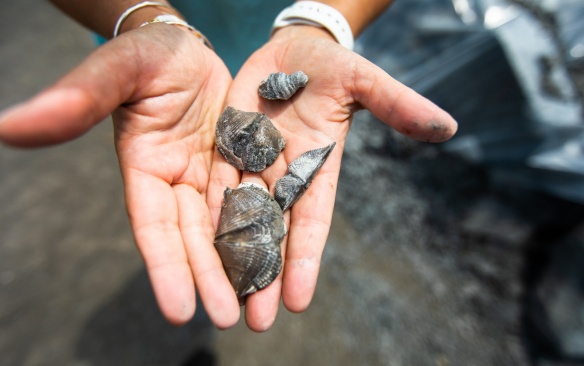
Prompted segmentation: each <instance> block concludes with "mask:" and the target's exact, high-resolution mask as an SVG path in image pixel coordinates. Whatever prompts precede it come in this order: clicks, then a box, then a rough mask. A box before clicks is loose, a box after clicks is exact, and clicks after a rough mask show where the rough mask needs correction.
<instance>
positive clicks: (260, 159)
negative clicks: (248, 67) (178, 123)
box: [215, 107, 286, 172]
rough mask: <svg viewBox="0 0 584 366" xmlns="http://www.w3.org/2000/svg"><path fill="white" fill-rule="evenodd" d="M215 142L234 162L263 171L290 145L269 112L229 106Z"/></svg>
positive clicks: (223, 115) (231, 161) (219, 126)
mask: <svg viewBox="0 0 584 366" xmlns="http://www.w3.org/2000/svg"><path fill="white" fill-rule="evenodd" d="M215 143H216V145H217V149H218V150H219V152H220V153H221V155H223V156H224V157H225V159H226V160H227V161H228V162H229V163H230V164H231V165H233V166H235V167H236V168H237V169H239V170H245V171H250V172H261V171H262V170H264V169H265V168H266V167H267V166H269V165H271V164H272V163H273V162H274V161H275V160H276V158H277V157H278V155H279V154H280V151H282V149H284V146H286V143H285V141H284V138H283V137H282V135H281V134H280V131H278V130H277V129H276V127H274V125H273V124H272V122H271V121H270V119H269V118H268V117H267V116H266V115H265V114H263V113H259V112H243V111H240V110H237V109H235V108H233V107H227V108H225V110H224V111H223V113H222V114H221V116H219V120H218V121H217V129H216V135H215Z"/></svg>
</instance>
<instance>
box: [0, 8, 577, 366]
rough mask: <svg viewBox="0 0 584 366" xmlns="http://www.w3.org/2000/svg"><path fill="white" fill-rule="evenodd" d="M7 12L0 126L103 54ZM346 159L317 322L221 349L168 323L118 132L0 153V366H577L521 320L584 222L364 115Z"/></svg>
mask: <svg viewBox="0 0 584 366" xmlns="http://www.w3.org/2000/svg"><path fill="white" fill-rule="evenodd" d="M0 9H1V11H0V75H1V80H2V82H1V83H0V108H5V107H7V106H9V105H11V104H13V103H15V102H18V101H21V100H24V99H26V98H28V97H30V96H31V95H33V94H34V93H35V92H37V91H39V90H40V89H42V88H43V87H45V86H47V85H49V84H50V83H51V82H52V81H54V80H56V79H57V78H58V77H59V76H60V75H62V74H63V73H65V72H66V71H67V70H68V69H70V68H71V67H73V66H74V65H75V64H77V63H78V62H79V61H80V60H82V59H83V57H84V56H85V55H87V54H88V53H89V52H91V50H92V49H93V47H94V46H93V43H92V40H91V38H90V34H89V33H88V32H87V31H85V30H83V29H81V28H80V27H79V26H78V25H76V24H75V23H73V22H72V21H70V20H68V19H67V18H65V17H64V16H62V15H61V14H60V13H58V12H57V11H56V10H54V9H53V8H52V7H51V6H50V5H49V4H48V3H46V2H37V1H32V0H21V1H18V2H10V3H3V5H1V6H0ZM388 144H393V145H391V146H389V145H388ZM396 146H397V150H396ZM344 159H345V160H344V165H343V172H342V176H341V181H340V186H339V194H338V197H337V208H336V211H335V217H334V222H333V226H332V230H331V235H330V238H329V242H328V245H327V249H326V250H325V255H324V258H323V270H322V272H321V276H320V279H319V284H318V287H317V292H316V295H315V298H314V301H313V303H312V305H311V307H310V309H309V310H308V311H306V312H305V313H303V314H290V313H288V312H286V311H285V310H284V309H282V310H281V311H280V314H279V317H278V319H277V321H276V324H275V326H274V327H273V329H272V330H270V331H269V332H267V333H264V334H255V333H253V332H251V331H249V330H247V328H246V327H245V324H244V322H243V321H241V322H240V324H239V325H238V326H236V327H235V328H234V329H231V330H228V331H217V330H215V329H214V327H213V326H212V325H211V323H210V322H209V320H208V318H207V317H206V315H205V314H204V312H202V311H199V312H198V313H197V316H196V317H195V319H194V320H193V321H192V322H190V323H189V324H188V325H186V326H184V327H182V328H173V327H171V326H170V325H168V324H166V323H165V322H164V320H163V319H162V317H161V316H160V314H159V313H158V310H157V308H156V305H155V303H154V299H153V297H152V292H151V289H150V285H149V283H148V280H147V277H146V274H145V271H144V266H143V264H142V262H141V259H140V257H139V255H138V253H137V251H136V249H135V248H134V243H133V238H132V233H131V230H130V227H129V223H128V220H127V217H126V213H125V209H124V204H123V193H122V185H121V179H120V174H119V171H118V168H117V160H116V157H115V153H114V150H113V144H112V131H111V123H110V121H104V122H103V123H102V124H100V125H99V126H98V127H97V128H95V129H94V130H92V131H91V132H90V133H88V134H87V135H85V136H83V137H81V138H79V139H77V140H76V141H73V142H70V143H67V144H63V145H60V146H56V147H51V148H46V149H40V150H33V151H23V150H13V149H8V148H6V147H0V207H1V209H0V365H2V366H4V365H6V366H12V365H15V366H16V365H30V366H33V365H83V366H85V365H87V366H89V365H246V366H247V365H439V366H446V365H465V366H467V365H530V364H541V365H544V364H545V365H555V366H558V365H568V364H569V365H581V364H582V363H579V362H578V360H562V359H558V358H557V357H556V358H554V357H544V358H541V352H540V350H539V348H538V347H539V346H538V345H539V344H540V343H538V340H537V337H536V336H535V335H534V334H533V332H531V330H530V328H529V322H528V321H526V320H525V317H526V315H525V314H526V311H525V304H526V300H525V299H526V297H525V294H526V293H529V291H532V290H533V287H534V285H533V283H532V282H530V280H529V279H532V278H533V276H531V277H530V275H529V273H530V272H529V271H527V270H526V268H527V269H529V268H532V267H534V266H535V268H536V269H537V263H536V264H535V265H534V264H532V263H531V262H530V260H533V259H534V258H535V259H537V258H540V256H539V257H538V253H540V252H541V250H542V248H548V247H549V246H550V245H552V244H553V243H554V242H555V241H556V240H557V238H563V237H565V236H566V235H568V234H570V233H572V232H573V229H574V228H577V227H581V226H582V217H584V216H583V215H582V214H583V210H582V208H581V207H580V206H577V205H572V204H569V203H566V202H559V201H557V200H554V199H551V198H549V197H543V196H540V195H537V194H533V193H529V192H517V191H514V190H513V188H512V187H511V188H510V187H505V189H504V190H503V191H504V192H501V191H500V190H496V189H493V188H492V187H491V186H489V184H488V182H487V181H486V176H485V174H484V172H483V171H481V169H480V168H477V167H472V166H469V165H468V164H466V163H463V162H460V161H458V160H456V159H453V158H450V157H447V156H444V155H442V154H441V153H440V151H439V150H437V149H436V148H435V147H433V146H428V145H424V144H417V143H412V142H409V141H407V140H403V139H400V138H399V137H398V136H395V134H394V133H392V132H391V131H389V129H387V128H384V127H383V126H381V125H380V124H379V123H378V122H377V121H374V119H373V118H371V117H370V116H369V115H368V114H367V113H362V114H361V115H360V116H359V118H358V119H357V120H356V121H355V126H354V128H353V131H352V134H351V138H350V139H349V141H348V143H347V149H346V153H345V158H344ZM560 214H561V215H568V216H567V217H568V218H569V219H562V220H561V221H562V222H563V224H564V225H563V226H562V225H559V224H558V221H559V220H558V215H560ZM580 232H582V230H580ZM581 236H582V235H580V236H578V237H577V238H576V240H581V239H582V238H581ZM540 259H541V258H540ZM526 273H527V274H526ZM526 278H527V279H528V280H526ZM530 286H531V287H530ZM201 308H202V307H200V309H201ZM542 360H543V361H542Z"/></svg>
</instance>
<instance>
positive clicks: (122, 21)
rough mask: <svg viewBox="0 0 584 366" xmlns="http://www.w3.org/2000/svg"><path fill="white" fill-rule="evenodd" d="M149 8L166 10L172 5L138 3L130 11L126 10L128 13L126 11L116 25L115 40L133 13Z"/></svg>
mask: <svg viewBox="0 0 584 366" xmlns="http://www.w3.org/2000/svg"><path fill="white" fill-rule="evenodd" d="M147 6H162V7H165V8H172V7H171V6H170V5H168V4H165V3H162V2H159V1H143V2H141V3H138V4H136V5H133V6H130V7H129V8H128V9H126V11H124V12H123V13H122V15H120V18H119V19H118V22H117V23H116V27H115V28H114V37H113V38H116V37H117V36H118V33H119V32H120V28H121V26H122V24H123V23H124V21H125V20H126V19H127V18H128V17H129V16H130V14H132V13H133V12H135V11H136V10H138V9H142V8H145V7H147Z"/></svg>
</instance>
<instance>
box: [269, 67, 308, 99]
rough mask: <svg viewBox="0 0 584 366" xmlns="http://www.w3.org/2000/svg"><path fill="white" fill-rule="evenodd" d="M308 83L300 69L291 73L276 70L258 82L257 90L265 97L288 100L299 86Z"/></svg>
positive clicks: (301, 86)
mask: <svg viewBox="0 0 584 366" xmlns="http://www.w3.org/2000/svg"><path fill="white" fill-rule="evenodd" d="M307 83H308V76H307V75H306V74H305V73H303V72H302V71H296V72H295V73H293V74H290V75H288V74H286V73H283V72H276V73H274V74H270V75H269V76H268V77H267V79H265V80H263V81H262V82H261V83H260V86H259V88H258V92H259V94H260V96H261V97H262V98H265V99H270V100H273V99H281V100H288V99H290V98H291V97H292V96H293V95H294V93H296V91H297V90H298V89H300V88H303V87H305V86H306V84H307Z"/></svg>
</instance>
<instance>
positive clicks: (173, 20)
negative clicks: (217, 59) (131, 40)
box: [140, 14, 213, 50]
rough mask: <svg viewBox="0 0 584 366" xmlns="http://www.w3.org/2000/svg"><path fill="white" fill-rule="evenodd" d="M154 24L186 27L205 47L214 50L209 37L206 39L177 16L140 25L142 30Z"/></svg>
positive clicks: (165, 17) (161, 16)
mask: <svg viewBox="0 0 584 366" xmlns="http://www.w3.org/2000/svg"><path fill="white" fill-rule="evenodd" d="M154 23H165V24H171V25H181V26H183V27H186V28H188V29H190V30H191V31H193V32H194V33H195V37H197V38H198V39H200V40H201V42H203V43H204V44H205V46H207V47H209V48H210V49H212V50H213V45H212V44H211V42H209V40H208V39H207V37H205V36H204V35H203V33H201V32H199V30H198V29H197V28H195V27H193V26H192V25H190V24H189V23H187V22H185V21H184V20H182V19H181V18H179V17H177V16H176V15H172V14H162V15H158V16H156V17H155V18H154V19H152V20H150V21H147V22H144V23H142V24H140V28H142V27H144V26H146V25H148V24H154Z"/></svg>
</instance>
